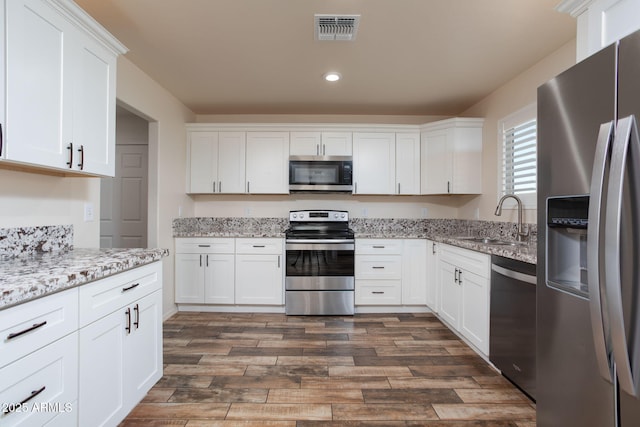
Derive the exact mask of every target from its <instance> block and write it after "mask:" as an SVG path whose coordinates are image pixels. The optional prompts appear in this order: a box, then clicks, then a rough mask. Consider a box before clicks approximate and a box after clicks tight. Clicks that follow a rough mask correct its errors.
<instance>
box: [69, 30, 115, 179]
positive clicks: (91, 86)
mask: <svg viewBox="0 0 640 427" xmlns="http://www.w3.org/2000/svg"><path fill="white" fill-rule="evenodd" d="M72 36H73V37H74V39H76V40H77V42H78V43H77V49H76V50H75V53H76V54H75V55H74V64H75V65H74V67H73V70H71V71H72V73H73V75H74V79H73V85H74V86H73V92H74V97H73V99H74V102H73V146H74V149H75V150H76V153H75V154H74V159H75V162H74V163H75V165H74V168H76V169H80V170H83V171H85V172H89V173H92V174H97V175H107V176H114V175H115V161H114V157H115V147H116V146H115V130H116V124H115V115H116V107H115V101H116V93H115V90H116V57H115V55H113V54H112V53H110V52H109V51H108V50H107V49H105V48H104V47H102V46H101V45H100V44H99V43H98V42H96V41H95V40H93V39H91V38H90V37H89V36H87V35H85V34H82V33H80V32H79V31H77V32H76V34H72ZM66 37H68V36H66Z"/></svg>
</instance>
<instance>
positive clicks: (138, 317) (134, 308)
mask: <svg viewBox="0 0 640 427" xmlns="http://www.w3.org/2000/svg"><path fill="white" fill-rule="evenodd" d="M133 311H135V312H136V320H135V322H133V326H135V327H136V329H139V328H140V306H139V305H138V304H136V305H135V306H134V307H133Z"/></svg>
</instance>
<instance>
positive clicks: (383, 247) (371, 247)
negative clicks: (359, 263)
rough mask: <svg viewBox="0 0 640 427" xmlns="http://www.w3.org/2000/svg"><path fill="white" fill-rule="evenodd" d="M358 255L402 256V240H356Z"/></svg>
mask: <svg viewBox="0 0 640 427" xmlns="http://www.w3.org/2000/svg"><path fill="white" fill-rule="evenodd" d="M356 254H380V255H402V240H400V239H356Z"/></svg>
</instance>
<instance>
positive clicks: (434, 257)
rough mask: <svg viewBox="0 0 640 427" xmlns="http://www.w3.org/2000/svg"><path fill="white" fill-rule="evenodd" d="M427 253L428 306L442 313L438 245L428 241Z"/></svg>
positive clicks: (426, 281) (426, 296)
mask: <svg viewBox="0 0 640 427" xmlns="http://www.w3.org/2000/svg"><path fill="white" fill-rule="evenodd" d="M426 244H427V253H426V264H427V265H426V267H427V268H426V279H425V283H426V295H425V298H426V301H425V302H426V304H427V307H429V308H430V309H431V311H433V312H434V313H438V312H439V311H440V305H439V292H438V291H439V286H438V245H439V244H438V243H436V242H434V241H431V240H427V241H426Z"/></svg>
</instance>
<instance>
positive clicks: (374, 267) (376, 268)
mask: <svg viewBox="0 0 640 427" xmlns="http://www.w3.org/2000/svg"><path fill="white" fill-rule="evenodd" d="M371 268H373V269H375V270H382V269H384V267H376V266H375V265H374V266H373V267H371Z"/></svg>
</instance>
